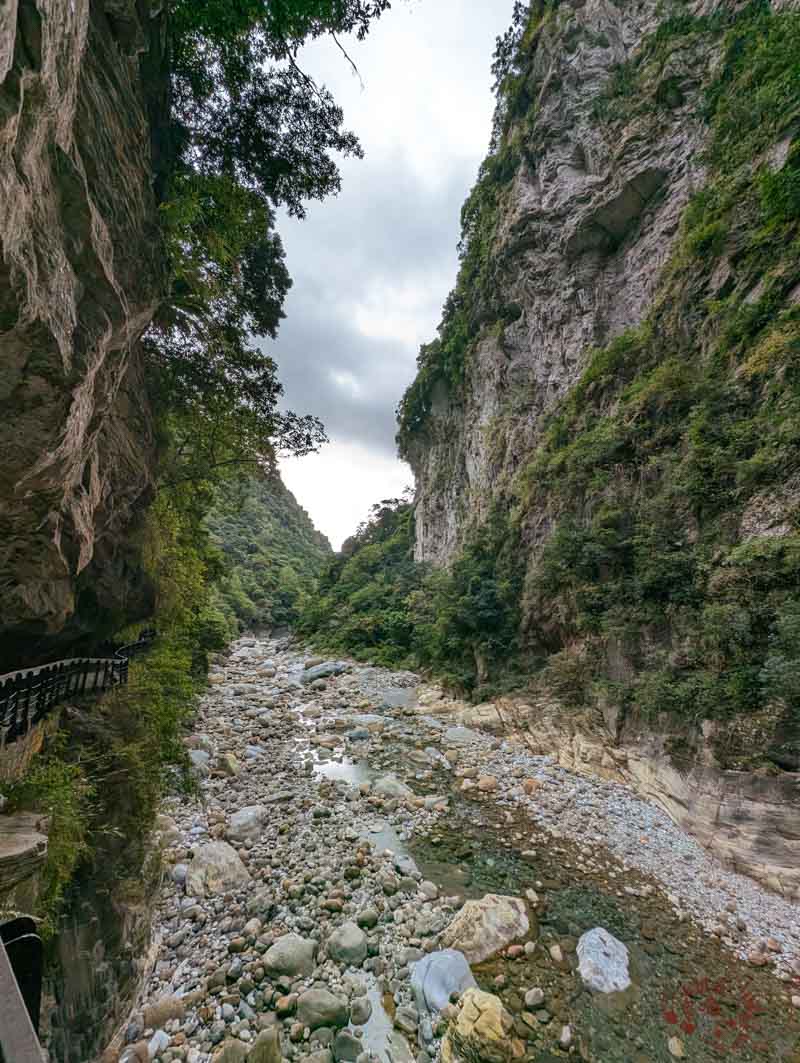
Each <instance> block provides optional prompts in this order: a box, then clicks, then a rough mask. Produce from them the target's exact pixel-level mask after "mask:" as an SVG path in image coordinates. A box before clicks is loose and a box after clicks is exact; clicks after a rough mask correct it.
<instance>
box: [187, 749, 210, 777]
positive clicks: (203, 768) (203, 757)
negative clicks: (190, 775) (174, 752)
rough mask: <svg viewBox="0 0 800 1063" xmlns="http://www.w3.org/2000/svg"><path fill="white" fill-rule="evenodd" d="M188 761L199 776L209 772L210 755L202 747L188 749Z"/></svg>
mask: <svg viewBox="0 0 800 1063" xmlns="http://www.w3.org/2000/svg"><path fill="white" fill-rule="evenodd" d="M189 763H190V764H191V765H192V769H193V771H194V772H195V774H196V775H199V776H201V778H202V777H205V776H206V775H209V774H210V773H211V755H210V754H209V753H206V751H205V750H204V749H190V750H189Z"/></svg>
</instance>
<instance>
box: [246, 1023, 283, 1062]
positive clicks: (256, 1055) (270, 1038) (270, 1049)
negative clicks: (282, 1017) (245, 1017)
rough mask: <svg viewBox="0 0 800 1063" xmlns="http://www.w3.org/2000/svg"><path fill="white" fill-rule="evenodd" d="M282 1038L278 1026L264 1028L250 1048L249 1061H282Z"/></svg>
mask: <svg viewBox="0 0 800 1063" xmlns="http://www.w3.org/2000/svg"><path fill="white" fill-rule="evenodd" d="M282 1057H283V1053H282V1052H281V1038H280V1034H279V1033H278V1027H277V1026H273V1027H271V1028H270V1029H268V1030H262V1031H261V1033H260V1034H259V1035H258V1037H257V1038H256V1040H255V1044H254V1045H253V1047H252V1048H251V1049H250V1055H249V1056H248V1057H247V1063H281V1059H282Z"/></svg>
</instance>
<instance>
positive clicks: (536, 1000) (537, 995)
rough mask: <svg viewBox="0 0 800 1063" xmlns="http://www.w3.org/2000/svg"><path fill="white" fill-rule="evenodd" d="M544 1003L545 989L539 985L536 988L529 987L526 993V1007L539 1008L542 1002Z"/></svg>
mask: <svg viewBox="0 0 800 1063" xmlns="http://www.w3.org/2000/svg"><path fill="white" fill-rule="evenodd" d="M543 1003H544V991H543V990H541V989H539V988H538V987H537V988H535V989H529V990H528V992H527V993H526V994H525V1007H526V1008H538V1007H539V1005H540V1004H543Z"/></svg>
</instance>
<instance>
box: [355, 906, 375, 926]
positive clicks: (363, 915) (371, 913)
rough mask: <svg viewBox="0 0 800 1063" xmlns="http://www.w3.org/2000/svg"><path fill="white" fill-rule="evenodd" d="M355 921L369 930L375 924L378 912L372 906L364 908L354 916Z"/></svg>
mask: <svg viewBox="0 0 800 1063" xmlns="http://www.w3.org/2000/svg"><path fill="white" fill-rule="evenodd" d="M356 922H357V923H358V925H359V926H360V927H364V928H365V929H367V930H371V929H372V927H373V926H377V923H378V913H377V911H376V910H375V909H374V908H364V909H363V910H362V911H360V912H359V913H358V915H357V916H356Z"/></svg>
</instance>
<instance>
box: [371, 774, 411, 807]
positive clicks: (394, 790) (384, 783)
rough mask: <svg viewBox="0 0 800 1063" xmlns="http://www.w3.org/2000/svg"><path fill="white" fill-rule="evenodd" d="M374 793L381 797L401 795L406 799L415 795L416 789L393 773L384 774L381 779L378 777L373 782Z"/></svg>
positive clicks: (400, 796)
mask: <svg viewBox="0 0 800 1063" xmlns="http://www.w3.org/2000/svg"><path fill="white" fill-rule="evenodd" d="M372 793H374V794H377V795H378V796H379V797H399V798H401V799H402V800H404V801H405V800H408V798H409V797H413V796H414V791H413V790H412V789H411V788H410V787H408V786H406V784H405V783H404V782H400V780H399V779H398V778H397V776H396V775H391V774H390V775H382V776H381V777H380V779H376V780H375V782H374V783H373V784H372Z"/></svg>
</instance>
